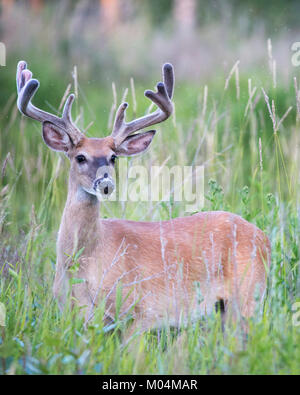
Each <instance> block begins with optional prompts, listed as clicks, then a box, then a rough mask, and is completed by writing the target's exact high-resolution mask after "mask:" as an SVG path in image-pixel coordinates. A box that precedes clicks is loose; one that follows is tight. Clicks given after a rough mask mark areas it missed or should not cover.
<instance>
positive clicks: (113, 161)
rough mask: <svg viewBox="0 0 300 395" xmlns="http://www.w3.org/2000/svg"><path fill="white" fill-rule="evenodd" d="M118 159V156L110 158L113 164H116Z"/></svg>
mask: <svg viewBox="0 0 300 395" xmlns="http://www.w3.org/2000/svg"><path fill="white" fill-rule="evenodd" d="M116 159H117V155H112V156H111V158H110V160H111V161H112V163H115V161H116Z"/></svg>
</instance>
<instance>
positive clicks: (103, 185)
mask: <svg viewBox="0 0 300 395" xmlns="http://www.w3.org/2000/svg"><path fill="white" fill-rule="evenodd" d="M114 188H115V186H114V183H113V181H112V180H111V179H110V178H109V177H108V174H107V173H105V174H104V176H103V177H101V178H98V179H97V180H96V181H95V182H94V190H95V191H97V190H98V191H99V192H100V193H101V194H102V195H110V194H111V193H112V192H113V190H114Z"/></svg>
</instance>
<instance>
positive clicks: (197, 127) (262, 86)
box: [0, 26, 300, 374]
mask: <svg viewBox="0 0 300 395" xmlns="http://www.w3.org/2000/svg"><path fill="white" fill-rule="evenodd" d="M31 29H32V30H33V31H32V34H34V29H38V27H36V26H35V27H32V28H31ZM43 34H44V35H45V36H46V35H47V32H43ZM40 40H44V41H42V42H43V43H47V41H46V38H45V37H40ZM263 45H264V47H265V59H264V60H263V62H264V63H263V67H258V66H257V67H254V66H253V68H252V69H251V70H249V67H246V66H245V65H244V64H243V63H242V62H240V63H239V62H237V63H235V62H236V60H237V59H236V60H235V61H233V62H232V63H231V64H228V65H227V66H226V67H225V72H223V71H222V72H220V71H219V72H218V74H217V76H216V75H215V74H214V75H212V76H207V78H206V80H205V81H204V79H203V78H202V79H195V80H194V81H191V79H190V78H188V77H187V78H185V77H184V73H183V71H182V70H183V69H184V68H182V67H181V69H180V70H181V71H179V78H178V81H177V84H176V86H175V96H174V103H175V109H176V111H175V115H174V116H173V117H172V118H171V119H170V120H168V121H167V122H165V123H164V124H163V125H159V126H158V127H157V130H158V133H157V135H156V136H155V140H154V142H153V144H152V147H151V150H150V151H148V152H147V154H146V155H144V156H143V157H141V158H136V159H132V160H130V161H129V162H130V163H134V164H137V163H142V164H145V165H146V166H147V165H148V164H149V163H151V164H158V165H161V164H162V163H163V162H164V161H165V160H166V159H167V158H168V165H169V166H170V167H171V166H173V165H177V164H180V165H186V166H188V165H191V164H193V165H196V164H197V165H203V166H204V167H205V205H204V207H202V208H199V210H203V211H204V210H219V209H221V210H226V211H231V212H234V213H236V214H239V215H241V216H243V217H244V218H245V219H246V220H248V221H250V222H252V223H254V224H256V225H257V226H258V227H260V228H261V229H262V230H263V231H265V232H266V234H267V235H268V236H269V238H270V241H271V245H272V264H271V267H270V270H269V273H268V286H267V292H266V295H265V300H264V305H263V306H261V308H260V309H258V310H257V311H256V314H255V316H254V317H252V318H251V319H249V331H248V333H247V335H246V336H245V334H244V333H243V332H242V329H241V327H240V326H239V325H238V324H237V323H228V327H227V328H226V331H225V333H223V332H222V328H221V320H220V315H219V313H218V312H215V313H213V314H211V315H209V316H207V317H205V318H203V319H201V320H199V321H198V322H197V323H190V324H189V325H187V326H186V327H183V328H180V330H175V329H174V328H168V327H166V328H163V329H161V330H160V331H150V332H147V333H141V334H138V335H137V336H136V337H135V338H134V339H133V341H132V342H131V343H129V344H126V345H125V344H124V342H123V341H122V336H123V333H124V331H126V327H127V325H128V319H129V318H130V317H126V319H124V317H123V319H121V318H119V319H116V321H115V322H114V324H113V325H110V326H105V325H104V323H103V321H102V316H103V309H102V308H101V307H99V309H98V311H97V314H96V317H95V319H94V321H93V322H91V323H90V324H89V325H88V326H85V325H84V322H83V319H82V318H81V316H80V314H78V309H76V308H75V309H74V310H71V309H69V308H68V307H66V309H65V311H64V312H63V313H62V312H61V311H60V310H59V308H58V306H57V302H56V301H55V299H54V298H53V296H52V289H51V288H52V283H53V279H54V272H55V260H56V252H55V243H56V235H57V230H58V226H59V223H60V218H61V214H62V210H63V207H64V202H65V198H66V194H67V177H68V166H69V165H68V160H67V159H66V158H65V157H64V156H62V155H58V154H57V153H54V152H50V150H49V149H48V148H47V147H46V146H45V144H44V143H43V141H42V138H41V126H40V125H39V124H37V123H35V122H34V121H32V120H30V119H25V118H24V117H21V115H20V114H19V112H18V110H17V108H16V93H15V85H14V84H15V83H14V79H15V67H16V62H17V60H20V58H25V60H27V61H28V63H29V66H30V69H31V70H33V72H34V75H35V76H37V78H38V79H40V81H41V88H40V90H39V92H38V94H37V97H36V98H35V102H36V103H38V104H39V105H40V106H41V107H43V108H44V109H48V110H49V111H55V112H59V111H61V107H62V103H61V98H62V97H63V95H64V93H65V91H66V89H68V84H70V87H69V89H70V90H71V91H75V92H76V94H77V103H76V105H75V106H74V111H73V118H74V119H77V122H78V125H79V126H80V127H81V128H82V129H83V130H85V131H86V134H87V135H88V136H97V137H101V136H105V135H106V134H107V133H108V132H109V130H110V128H111V116H112V114H113V112H114V109H115V105H116V104H117V102H118V103H119V102H120V100H121V98H122V97H124V96H126V99H127V101H128V102H129V104H130V107H129V111H128V118H133V117H134V116H135V115H136V114H140V115H142V114H144V113H145V112H146V111H147V110H148V105H149V103H148V102H147V99H145V98H144V97H143V91H144V89H145V88H151V87H152V85H153V82H155V81H156V80H157V79H158V78H160V67H161V64H162V63H161V62H160V59H159V60H155V61H153V62H152V63H151V67H149V69H150V72H149V73H141V74H140V75H139V74H134V71H135V70H133V71H131V70H130V62H129V63H128V64H127V65H126V71H124V72H123V73H122V64H121V65H119V66H118V67H114V66H112V68H111V69H110V70H109V72H108V74H107V75H105V77H104V78H103V79H101V81H100V80H99V79H98V78H97V77H93V76H94V75H95V74H93V73H95V71H94V70H92V72H91V71H90V70H89V71H87V68H86V64H87V63H88V60H87V58H86V57H85V59H84V61H83V65H81V63H80V61H78V62H77V63H76V65H77V67H76V68H75V69H74V66H73V65H72V64H69V63H68V62H66V64H64V65H63V66H62V67H61V68H60V67H59V66H58V64H60V62H61V60H59V61H57V59H55V60H53V63H52V62H51V60H50V58H49V54H48V53H47V54H46V52H47V51H45V57H43V56H42V54H43V51H44V50H45V46H43V45H42V44H40V47H39V49H38V50H36V49H33V48H32V47H31V46H27V47H26V48H25V49H24V48H14V52H13V54H12V55H11V57H10V58H9V60H8V65H7V67H5V68H1V69H0V84H1V85H0V86H1V88H0V89H1V94H0V102H1V112H0V302H1V303H3V304H4V306H5V308H6V319H5V326H1V327H0V374H299V373H300V322H299V319H298V320H297V319H296V318H295V317H296V313H297V305H295V303H296V302H300V292H299V290H300V273H299V255H300V247H299V246H300V244H299V236H300V232H299V231H300V206H299V176H300V155H299V148H300V73H299V70H300V68H299V67H298V68H296V67H294V68H292V69H291V71H289V72H286V70H284V69H283V68H282V69H281V68H280V65H278V67H277V68H275V67H274V64H276V63H274V62H275V58H274V59H273V55H272V48H271V42H270V41H269V42H267V39H266V40H265V41H264V44H263ZM35 50H36V51H37V52H38V55H37V54H35V53H34V52H35ZM56 50H57V49H56ZM58 51H59V49H58ZM55 53H56V54H57V52H55ZM58 53H59V52H58ZM160 58H161V56H160ZM135 59H136V60H137V62H136V63H135V66H134V67H135V69H139V67H138V66H139V65H138V61H139V59H138V56H137V57H136V58H135ZM164 60H165V61H168V60H172V59H164ZM99 62H100V66H101V71H103V72H105V70H107V69H108V68H109V66H110V65H108V64H107V65H106V64H105V62H104V61H103V62H102V61H99ZM131 62H132V60H131ZM70 63H71V61H70ZM173 63H174V67H175V72H176V61H175V62H174V61H173ZM112 64H114V63H112ZM58 70H59V71H58ZM62 70H63V72H62ZM128 70H129V71H128ZM222 70H223V69H222ZM89 73H91V74H89ZM91 75H92V77H91ZM112 75H114V79H113V76H112ZM131 76H132V77H134V80H130V77H131ZM113 81H115V85H114V86H115V87H116V88H114V89H113V90H112V88H111V83H112V82H113ZM127 88H128V89H127ZM114 90H115V92H114ZM116 96H117V97H116ZM125 160H126V159H119V162H118V166H122V161H125ZM184 207H185V203H184V202H173V201H172V200H170V201H169V202H161V203H160V204H153V205H152V204H151V203H145V202H141V203H139V204H136V203H131V202H126V203H122V202H109V203H107V204H105V205H102V206H101V214H102V215H103V216H106V217H118V218H127V219H133V220H149V221H151V220H157V219H158V218H159V219H161V220H165V219H169V218H174V217H176V216H184V215H190V214H189V213H185V212H184ZM116 303H122V302H121V301H116ZM298 311H299V307H298Z"/></svg>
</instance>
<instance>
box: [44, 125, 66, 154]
mask: <svg viewBox="0 0 300 395" xmlns="http://www.w3.org/2000/svg"><path fill="white" fill-rule="evenodd" d="M43 139H44V141H45V143H46V144H47V145H48V147H49V148H51V149H53V150H54V151H63V152H68V151H69V149H70V148H71V147H72V142H71V140H70V137H69V136H68V134H67V133H66V132H65V131H64V130H62V129H60V128H59V127H58V126H55V125H54V124H53V123H51V122H44V123H43Z"/></svg>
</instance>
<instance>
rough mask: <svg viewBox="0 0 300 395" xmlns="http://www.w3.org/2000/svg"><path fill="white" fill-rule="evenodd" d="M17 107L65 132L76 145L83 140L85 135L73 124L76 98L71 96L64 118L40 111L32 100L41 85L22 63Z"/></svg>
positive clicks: (20, 65)
mask: <svg viewBox="0 0 300 395" xmlns="http://www.w3.org/2000/svg"><path fill="white" fill-rule="evenodd" d="M16 79H17V92H18V101H17V105H18V108H19V110H20V112H21V113H22V114H24V115H26V116H28V117H30V118H32V119H35V120H37V121H39V122H42V123H43V122H51V123H53V124H54V125H56V126H59V127H60V128H61V129H62V130H64V131H65V132H66V133H67V134H68V135H69V136H70V138H71V140H72V141H73V143H74V144H77V143H78V142H79V141H80V139H81V138H82V136H83V134H82V133H81V132H80V131H79V130H78V129H77V128H76V126H75V125H74V124H73V122H72V116H71V109H72V103H73V101H74V98H75V96H74V95H73V94H71V95H69V96H68V98H67V100H66V103H65V106H64V110H63V115H62V117H61V118H60V117H58V116H56V115H54V114H50V113H49V112H47V111H43V110H40V109H39V108H37V107H35V106H34V105H33V104H32V103H31V100H32V98H33V96H34V95H35V93H36V91H37V90H38V88H39V86H40V83H39V81H38V80H36V79H34V78H32V72H31V71H30V70H28V69H27V63H26V62H24V61H20V62H19V63H18V66H17V76H16Z"/></svg>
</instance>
